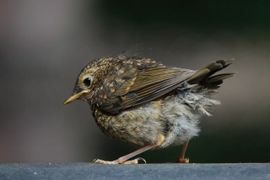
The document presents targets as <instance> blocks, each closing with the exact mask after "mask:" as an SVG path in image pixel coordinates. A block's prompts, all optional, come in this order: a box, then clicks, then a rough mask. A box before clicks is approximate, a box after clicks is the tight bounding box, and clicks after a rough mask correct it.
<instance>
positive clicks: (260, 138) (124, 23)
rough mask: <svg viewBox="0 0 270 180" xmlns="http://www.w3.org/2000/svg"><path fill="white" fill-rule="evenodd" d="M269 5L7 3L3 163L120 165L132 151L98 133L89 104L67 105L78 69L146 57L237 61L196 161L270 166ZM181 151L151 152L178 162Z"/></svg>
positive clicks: (0, 72)
mask: <svg viewBox="0 0 270 180" xmlns="http://www.w3.org/2000/svg"><path fill="white" fill-rule="evenodd" d="M269 9H270V2H269V1H266V0H264V1H263V0H258V1H231V0H230V1H214V0H211V1H210V0H204V1H200V0H199V1H166V2H165V1H153V0H148V1H141V0H139V1H124V0H119V1H113V0H91V1H90V0H88V1H87V0H49V1H48V0H38V1H37V0H20V1H8V0H3V1H1V2H0V47H1V49H0V53H1V61H0V77H1V78H0V80H1V88H0V92H1V101H0V115H1V118H0V147H1V148H0V162H40V161H41V162H48V161H50V162H69V161H91V160H92V159H94V158H102V159H115V158H117V157H119V156H121V155H124V154H126V153H128V152H130V151H132V150H134V149H135V147H132V146H129V145H127V144H124V143H121V142H118V141H117V140H112V139H110V138H108V137H106V136H105V135H103V134H102V132H101V131H100V130H99V129H98V127H97V126H96V124H95V122H94V120H93V118H92V115H91V112H90V110H89V107H88V105H87V104H86V103H84V102H77V103H74V104H71V105H69V106H63V101H64V99H65V98H66V97H68V96H69V95H70V93H71V91H72V89H73V85H74V83H75V79H76V76H77V74H78V73H79V71H80V69H81V68H82V67H83V66H84V65H85V64H87V63H88V62H89V61H91V59H94V58H97V57H102V56H116V55H119V54H124V55H129V56H134V55H136V56H143V57H151V58H154V59H156V60H158V61H160V62H162V63H164V64H166V65H169V66H179V67H185V68H190V69H197V68H200V67H201V66H204V65H205V64H207V63H209V62H211V61H213V60H217V59H235V63H234V64H233V65H232V66H231V67H230V68H229V69H227V70H226V71H229V72H236V73H237V74H236V76H235V77H234V78H232V79H229V80H227V81H226V82H225V83H224V85H223V86H222V88H221V89H220V93H219V94H218V95H217V96H216V97H215V98H216V99H219V100H221V101H222V105H221V106H218V107H216V108H215V109H214V111H213V112H212V114H213V115H214V116H213V117H210V118H203V119H202V121H201V127H202V132H201V134H200V136H199V137H196V138H194V139H193V140H192V141H191V142H190V146H189V149H188V157H189V158H190V160H191V162H198V163H200V162H201V163H221V162H269V161H270V154H269V152H270V143H269V142H270V131H269V130H270V117H269V116H270V115H269V105H270V96H269V92H270V83H269V77H270V60H269V59H270V33H269V30H270V11H269ZM179 151H180V147H172V148H168V149H164V150H159V151H150V152H146V153H144V154H143V155H141V156H142V157H144V158H145V159H146V160H147V161H148V162H153V163H156V162H174V161H175V160H176V158H177V156H178V153H179Z"/></svg>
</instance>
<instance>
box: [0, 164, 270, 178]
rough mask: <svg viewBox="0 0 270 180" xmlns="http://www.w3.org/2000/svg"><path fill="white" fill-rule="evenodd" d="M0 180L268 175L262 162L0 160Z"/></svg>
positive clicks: (247, 176) (266, 165)
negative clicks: (118, 163) (50, 161)
mask: <svg viewBox="0 0 270 180" xmlns="http://www.w3.org/2000/svg"><path fill="white" fill-rule="evenodd" d="M0 179H1V180H19V179H20V180H24V179H25V180H45V179H46V180H47V179H48V180H70V179H78V180H85V179H103V180H106V179H110V180H114V179H115V180H116V179H117V180H119V179H125V180H129V179H140V180H143V179H149V180H151V179H154V180H159V179H181V180H183V179H200V180H204V179H205V180H211V179H237V180H241V179H243V180H248V179H250V180H254V179H270V163H266V164H140V165H98V164H89V163H69V164H54V163H47V164H1V165H0Z"/></svg>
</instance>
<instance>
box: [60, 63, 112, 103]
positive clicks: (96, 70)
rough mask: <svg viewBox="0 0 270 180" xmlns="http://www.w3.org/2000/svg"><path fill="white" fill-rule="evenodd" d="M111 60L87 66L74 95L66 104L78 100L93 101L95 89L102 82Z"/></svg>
mask: <svg viewBox="0 0 270 180" xmlns="http://www.w3.org/2000/svg"><path fill="white" fill-rule="evenodd" d="M109 60H110V59H99V60H96V61H92V62H90V63H89V64H87V65H86V66H85V67H84V68H83V69H82V70H81V72H80V74H79V76H78V78H77V81H76V84H75V87H74V90H73V93H72V95H71V96H70V97H69V98H67V99H66V100H65V102H64V104H69V103H71V102H73V101H75V100H77V99H82V100H91V98H92V96H93V94H94V90H95V88H96V87H97V86H98V84H99V83H100V82H101V81H102V77H103V74H104V73H105V72H106V69H107V67H108V64H109Z"/></svg>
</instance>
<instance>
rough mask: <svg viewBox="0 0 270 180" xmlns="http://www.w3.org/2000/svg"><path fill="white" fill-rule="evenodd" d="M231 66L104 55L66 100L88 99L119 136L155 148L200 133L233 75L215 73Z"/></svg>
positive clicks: (107, 128) (105, 127) (95, 112)
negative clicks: (176, 64) (225, 82)
mask: <svg viewBox="0 0 270 180" xmlns="http://www.w3.org/2000/svg"><path fill="white" fill-rule="evenodd" d="M228 65H230V62H229V61H224V60H218V61H216V62H213V63H211V64H209V65H208V66H206V67H204V68H201V69H199V70H196V71H193V70H189V69H183V68H176V67H166V66H165V65H163V64H160V63H157V62H156V61H155V60H152V59H149V58H138V57H125V56H119V57H107V58H100V59H98V60H95V61H93V62H91V63H89V64H88V65H87V66H86V67H85V68H83V69H82V71H81V73H80V75H79V77H78V79H77V82H76V85H75V88H74V92H73V96H72V97H71V98H70V99H68V100H67V101H66V102H67V103H69V102H70V101H73V100H75V99H82V100H85V101H87V102H88V103H89V104H90V106H91V109H92V111H93V116H94V118H95V120H96V122H97V124H98V126H99V127H100V128H101V129H102V131H103V132H104V133H105V134H107V135H109V136H111V137H113V138H117V139H120V140H122V141H125V142H129V143H132V144H136V145H139V146H147V145H153V147H154V148H165V147H168V146H170V145H180V144H183V143H185V142H188V141H189V140H190V139H191V138H192V137H194V136H197V135H198V133H199V131H200V128H199V127H198V124H199V118H200V117H201V115H207V116H209V115H210V113H209V112H208V109H209V108H211V107H212V106H214V105H218V104H219V101H217V100H214V99H212V98H211V95H212V94H213V93H214V92H216V89H217V88H219V85H220V84H222V82H223V80H224V79H226V78H229V77H231V76H232V74H231V73H227V74H219V75H214V74H215V73H216V72H217V71H219V70H221V69H223V68H225V67H227V66H228Z"/></svg>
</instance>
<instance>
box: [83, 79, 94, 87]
mask: <svg viewBox="0 0 270 180" xmlns="http://www.w3.org/2000/svg"><path fill="white" fill-rule="evenodd" d="M91 83H92V79H91V78H90V77H87V78H85V79H84V80H83V84H84V85H85V86H86V87H89V86H90V85H91Z"/></svg>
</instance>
